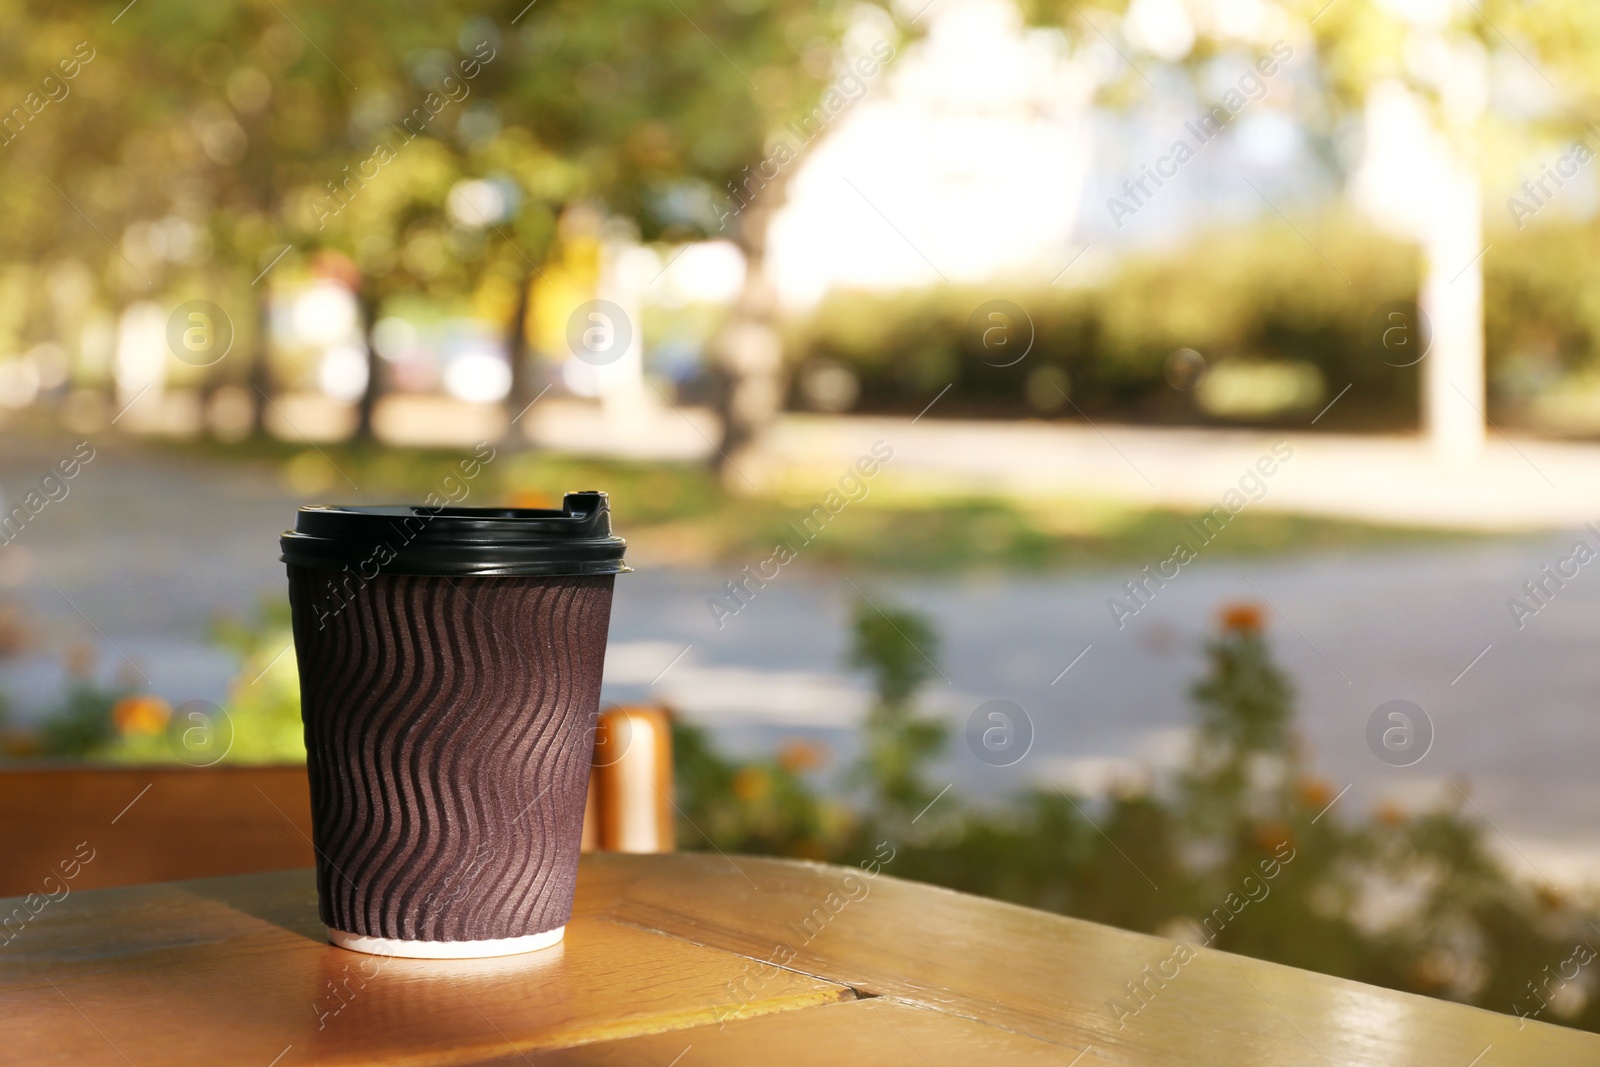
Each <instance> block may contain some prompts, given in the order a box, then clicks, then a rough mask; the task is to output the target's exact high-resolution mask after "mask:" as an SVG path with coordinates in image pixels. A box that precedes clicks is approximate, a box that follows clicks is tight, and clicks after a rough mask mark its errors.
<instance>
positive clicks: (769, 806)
mask: <svg viewBox="0 0 1600 1067" xmlns="http://www.w3.org/2000/svg"><path fill="white" fill-rule="evenodd" d="M672 751H673V774H674V776H675V777H676V782H677V793H678V821H679V826H678V840H680V841H682V842H685V843H686V844H689V845H690V846H691V847H693V846H694V845H695V844H698V843H703V842H704V843H710V844H714V845H715V846H716V847H718V848H721V849H723V850H725V851H733V852H750V853H758V854H763V855H776V856H793V857H797V858H804V859H818V858H821V857H822V856H824V855H827V854H828V852H829V847H828V843H829V842H830V841H831V840H833V839H834V838H836V837H837V836H838V834H839V833H840V830H841V828H842V821H841V820H843V819H844V818H846V815H845V813H844V812H843V811H842V810H841V809H839V808H837V807H836V806H833V805H830V804H828V803H826V802H824V801H823V800H822V799H820V798H819V797H818V795H817V793H816V791H815V790H814V789H813V788H812V787H811V786H810V785H809V784H808V783H807V782H806V781H805V779H804V778H803V777H802V776H801V774H799V773H797V771H796V770H795V769H793V768H791V767H789V766H786V765H785V763H784V761H783V760H782V759H773V760H758V761H755V762H750V763H737V762H734V761H730V760H727V759H725V758H723V757H721V756H719V755H718V754H717V752H716V750H715V748H714V747H713V746H712V744H711V741H710V739H709V738H707V737H706V734H705V731H703V730H701V729H700V728H699V727H696V726H691V725H689V724H687V723H682V722H678V723H674V724H673V727H672Z"/></svg>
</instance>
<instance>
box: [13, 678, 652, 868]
mask: <svg viewBox="0 0 1600 1067" xmlns="http://www.w3.org/2000/svg"><path fill="white" fill-rule="evenodd" d="M671 796H672V733H671V725H670V722H669V719H668V716H667V714H666V712H664V711H662V710H660V709H658V708H630V707H618V708H610V709H607V710H606V711H605V712H602V713H601V716H600V723H599V728H598V733H597V734H596V738H595V759H594V773H593V775H592V776H591V778H590V782H589V807H588V811H587V812H586V814H585V817H584V850H585V851H597V850H599V851H615V852H670V851H671V850H672V848H673V808H672V801H671ZM84 842H86V843H87V847H89V848H92V849H93V850H94V856H95V858H94V860H93V862H91V863H87V864H84V865H83V867H82V870H81V872H80V873H79V874H78V876H77V877H76V878H75V879H74V880H73V887H74V888H75V889H98V888H105V887H109V886H123V885H138V884H141V883H145V882H171V881H181V880H184V879H189V878H213V877H219V876H222V875H230V874H254V873H257V872H260V871H273V870H282V869H284V868H290V867H309V866H311V864H312V863H313V862H314V855H313V853H312V847H311V793H310V786H309V785H308V783H307V781H306V769H305V767H304V766H303V765H277V766H257V767H230V766H217V767H208V768H204V769H198V768H190V767H173V766H148V767H147V766H128V767H121V766H105V765H98V766H97V765H89V764H82V763H73V764H57V765H47V766H39V767H28V768H20V769H15V770H0V896H16V895H22V894H26V893H32V892H38V891H39V886H40V881H41V879H43V878H44V877H45V876H47V875H49V874H50V873H51V872H53V871H55V870H56V868H57V865H58V864H59V863H60V862H61V861H63V860H65V859H70V858H71V857H72V856H73V854H74V850H75V849H76V848H77V847H78V846H79V844H80V843H84Z"/></svg>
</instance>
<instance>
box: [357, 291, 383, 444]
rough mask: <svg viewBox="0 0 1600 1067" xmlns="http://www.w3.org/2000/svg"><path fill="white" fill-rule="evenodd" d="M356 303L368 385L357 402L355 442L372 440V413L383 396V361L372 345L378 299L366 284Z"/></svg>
mask: <svg viewBox="0 0 1600 1067" xmlns="http://www.w3.org/2000/svg"><path fill="white" fill-rule="evenodd" d="M356 303H357V304H358V305H359V306H360V308H361V333H362V339H363V341H364V342H365V344H364V346H363V347H364V348H365V349H366V357H367V384H366V387H365V388H363V389H362V390H361V399H360V400H358V401H357V402H356V432H355V440H357V441H370V440H372V413H373V412H374V411H375V410H376V409H377V407H378V398H379V397H380V396H381V395H382V385H383V383H382V380H381V379H382V375H381V371H382V360H380V359H379V358H378V351H377V349H376V348H375V347H374V346H373V343H372V328H373V327H374V326H376V325H377V323H378V298H377V295H376V294H375V293H373V292H372V290H371V289H370V288H368V286H367V285H366V283H365V282H363V284H362V285H361V287H360V289H358V290H357V292H356Z"/></svg>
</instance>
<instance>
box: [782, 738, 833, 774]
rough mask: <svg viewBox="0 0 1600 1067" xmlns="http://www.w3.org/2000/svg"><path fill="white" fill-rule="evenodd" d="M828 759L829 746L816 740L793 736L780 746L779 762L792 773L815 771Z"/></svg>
mask: <svg viewBox="0 0 1600 1067" xmlns="http://www.w3.org/2000/svg"><path fill="white" fill-rule="evenodd" d="M827 759H828V748H827V746H826V745H823V744H820V743H819V742H816V741H805V740H801V739H799V738H791V739H789V740H788V741H785V742H784V743H783V744H782V745H780V746H779V747H778V763H779V764H780V765H781V766H782V767H783V769H784V770H786V771H788V772H789V773H790V774H801V773H804V772H805V771H814V770H816V769H817V768H818V767H820V766H822V765H823V763H825V762H827Z"/></svg>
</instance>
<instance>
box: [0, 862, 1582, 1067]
mask: <svg viewBox="0 0 1600 1067" xmlns="http://www.w3.org/2000/svg"><path fill="white" fill-rule="evenodd" d="M892 869H893V863H892V861H891V862H890V863H888V864H887V865H886V867H885V868H884V871H885V873H879V874H877V875H876V876H873V877H869V876H868V875H867V873H866V872H865V871H862V870H856V869H851V868H841V867H826V866H820V865H811V864H801V863H788V862H781V861H775V860H758V859H749V858H745V857H736V858H734V859H728V858H725V857H722V856H719V855H716V854H714V853H713V854H703V853H702V854H679V855H658V856H624V855H613V854H594V855H589V856H586V857H585V858H584V860H583V864H582V873H581V876H580V881H579V886H578V902H577V909H576V914H575V915H574V917H573V920H572V922H571V924H570V925H568V927H567V936H566V940H565V942H564V943H563V944H562V945H561V946H560V947H559V948H555V949H549V950H546V951H544V952H539V953H533V954H530V955H526V956H515V957H507V958H503V959H499V960H481V961H463V962H439V961H425V960H399V959H380V958H377V957H371V956H362V955H358V954H355V953H350V952H345V951H343V950H341V949H336V948H333V947H331V946H329V945H327V944H325V943H324V942H323V939H322V928H321V926H320V925H319V924H318V921H317V913H316V894H315V890H314V888H313V883H312V877H311V872H310V871H308V870H296V871H280V872H274V873H270V874H257V875H245V876H241V877H235V878H218V879H211V880H206V881H196V882H178V883H169V884H160V885H150V886H140V887H135V888H127V889H103V890H92V891H89V890H86V891H78V892H73V893H71V894H70V895H69V896H68V897H66V898H65V899H62V900H60V901H56V902H52V903H49V904H47V905H45V906H44V907H43V908H42V909H41V910H40V911H39V912H38V914H37V915H35V916H33V918H32V919H31V920H29V921H28V922H27V923H26V924H25V925H24V926H22V927H21V928H20V930H18V929H17V927H16V925H15V924H13V926H12V928H11V929H12V930H13V931H14V936H13V937H12V939H11V941H10V942H9V943H7V944H5V945H4V946H0V1005H3V1008H0V1063H22V1064H44V1063H64V1064H112V1065H118V1067H125V1065H127V1064H134V1065H137V1067H143V1065H146V1064H228V1065H236V1064H239V1065H249V1067H292V1065H295V1064H306V1063H341V1064H344V1063H380V1062H381V1063H386V1064H429V1065H432V1064H480V1065H487V1064H495V1065H503V1067H512V1065H520V1064H528V1063H538V1064H578V1063H583V1064H650V1065H656V1067H696V1065H701V1064H805V1065H808V1067H838V1065H840V1064H845V1063H862V1064H873V1065H875V1067H877V1065H885V1064H908V1065H914V1067H920V1065H924V1064H927V1065H943V1064H951V1065H957V1064H959V1065H963V1067H965V1065H970V1064H983V1063H1005V1064H1034V1063H1038V1064H1052V1065H1055V1067H1067V1065H1074V1064H1075V1065H1079V1067H1098V1065H1104V1064H1150V1065H1161V1067H1166V1065H1173V1067H1177V1065H1195V1064H1199V1065H1211V1064H1218V1065H1220V1064H1227V1065H1229V1067H1240V1065H1271V1067H1279V1065H1299V1064H1304V1065H1307V1067H1322V1065H1343V1064H1364V1065H1372V1067H1399V1065H1406V1067H1414V1065H1426V1067H1432V1065H1438V1067H1505V1065H1508V1064H1530V1065H1532V1064H1537V1065H1539V1067H1556V1065H1562V1064H1574V1065H1577V1064H1583V1065H1588V1067H1593V1065H1595V1064H1600V1037H1597V1036H1595V1035H1591V1034H1586V1033H1580V1032H1578V1031H1574V1030H1568V1029H1564V1028H1561V1027H1557V1026H1552V1025H1548V1024H1546V1023H1541V1022H1527V1023H1523V1024H1522V1026H1521V1028H1520V1029H1519V1025H1518V1020H1516V1019H1515V1018H1512V1017H1510V1016H1506V1015H1499V1014H1495V1013H1492V1012H1487V1011H1480V1010H1477V1009H1474V1008H1467V1007H1462V1006H1460V1005H1456V1004H1449V1003H1444V1002H1441V1001H1436V1000H1429V999H1426V998H1423V997H1417V996H1411V995H1408V994H1404V993H1394V992H1390V991H1388V990H1384V989H1377V988H1373V987H1370V986H1363V985H1359V984H1357V983H1354V982H1347V981H1343V980H1340V979H1337V978H1327V977H1324V976H1322V975H1317V974H1311V973H1308V972H1305V971H1297V970H1293V969H1291V968H1287V967H1280V966H1277V965H1275V964H1270V963H1261V962H1258V961H1254V960H1249V959H1245V958H1243V957H1239V956H1232V955H1228V954H1226V953H1222V952H1214V951H1209V950H1200V951H1198V954H1197V955H1196V957H1195V958H1194V959H1192V960H1190V961H1189V962H1187V963H1186V964H1184V965H1182V967H1181V968H1179V969H1178V970H1177V973H1176V975H1175V976H1174V977H1172V978H1170V980H1163V979H1162V978H1161V977H1160V975H1159V974H1158V971H1157V968H1158V965H1160V964H1162V962H1163V961H1166V960H1168V959H1169V958H1170V957H1171V956H1172V954H1173V948H1172V945H1171V944H1170V943H1169V942H1165V941H1162V940H1160V939H1158V938H1153V937H1145V936H1142V935H1138V934H1130V933H1126V932H1123V931H1120V930H1114V929H1111V928H1109V927H1104V926H1097V925H1094V924H1092V923H1086V922H1080V921H1077V920H1074V919H1065V918H1061V917H1058V916H1054V915H1048V914H1045V913H1042V912H1036V911H1030V910H1028V909H1024V908H1018V907H1013V906H1011V905H1007V904H999V903H995V902H993V901H987V900H980V899H978V898H975V897H969V896H964V895H961V894H958V893H952V892H948V891H946V890H941V889H935V888H931V887H928V886H923V885H917V884H914V883H909V882H902V881H897V880H895V879H894V878H892V877H890V876H889V874H888V873H886V872H887V871H891V870H892ZM33 904H34V905H35V906H37V904H38V901H37V900H34V901H33ZM18 906H22V902H21V901H20V900H19V899H12V900H8V901H5V902H4V905H3V910H4V913H10V912H11V911H12V910H13V908H14V907H18ZM1147 965H1148V966H1149V967H1151V970H1150V971H1149V972H1146V971H1145V968H1146V966H1147ZM1172 971H1173V968H1172V967H1171V966H1170V965H1169V966H1168V967H1167V968H1166V973H1167V974H1172ZM1151 976H1154V977H1151ZM1129 982H1134V983H1140V984H1142V988H1143V989H1144V991H1145V992H1144V993H1143V1000H1142V1002H1136V1001H1134V1000H1133V998H1132V997H1131V996H1130V994H1129V992H1128V987H1127V985H1126V984H1125V983H1129ZM1113 998H1120V999H1121V1001H1122V1002H1123V1009H1124V1010H1123V1011H1121V1012H1119V1011H1118V1010H1116V1009H1114V1008H1113V1007H1112V1006H1111V1004H1110V1002H1111V1001H1112V999H1113ZM1136 1003H1138V1004H1140V1006H1139V1010H1138V1011H1137V1013H1136V1014H1132V1013H1130V1011H1131V1006H1132V1005H1134V1004H1136Z"/></svg>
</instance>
